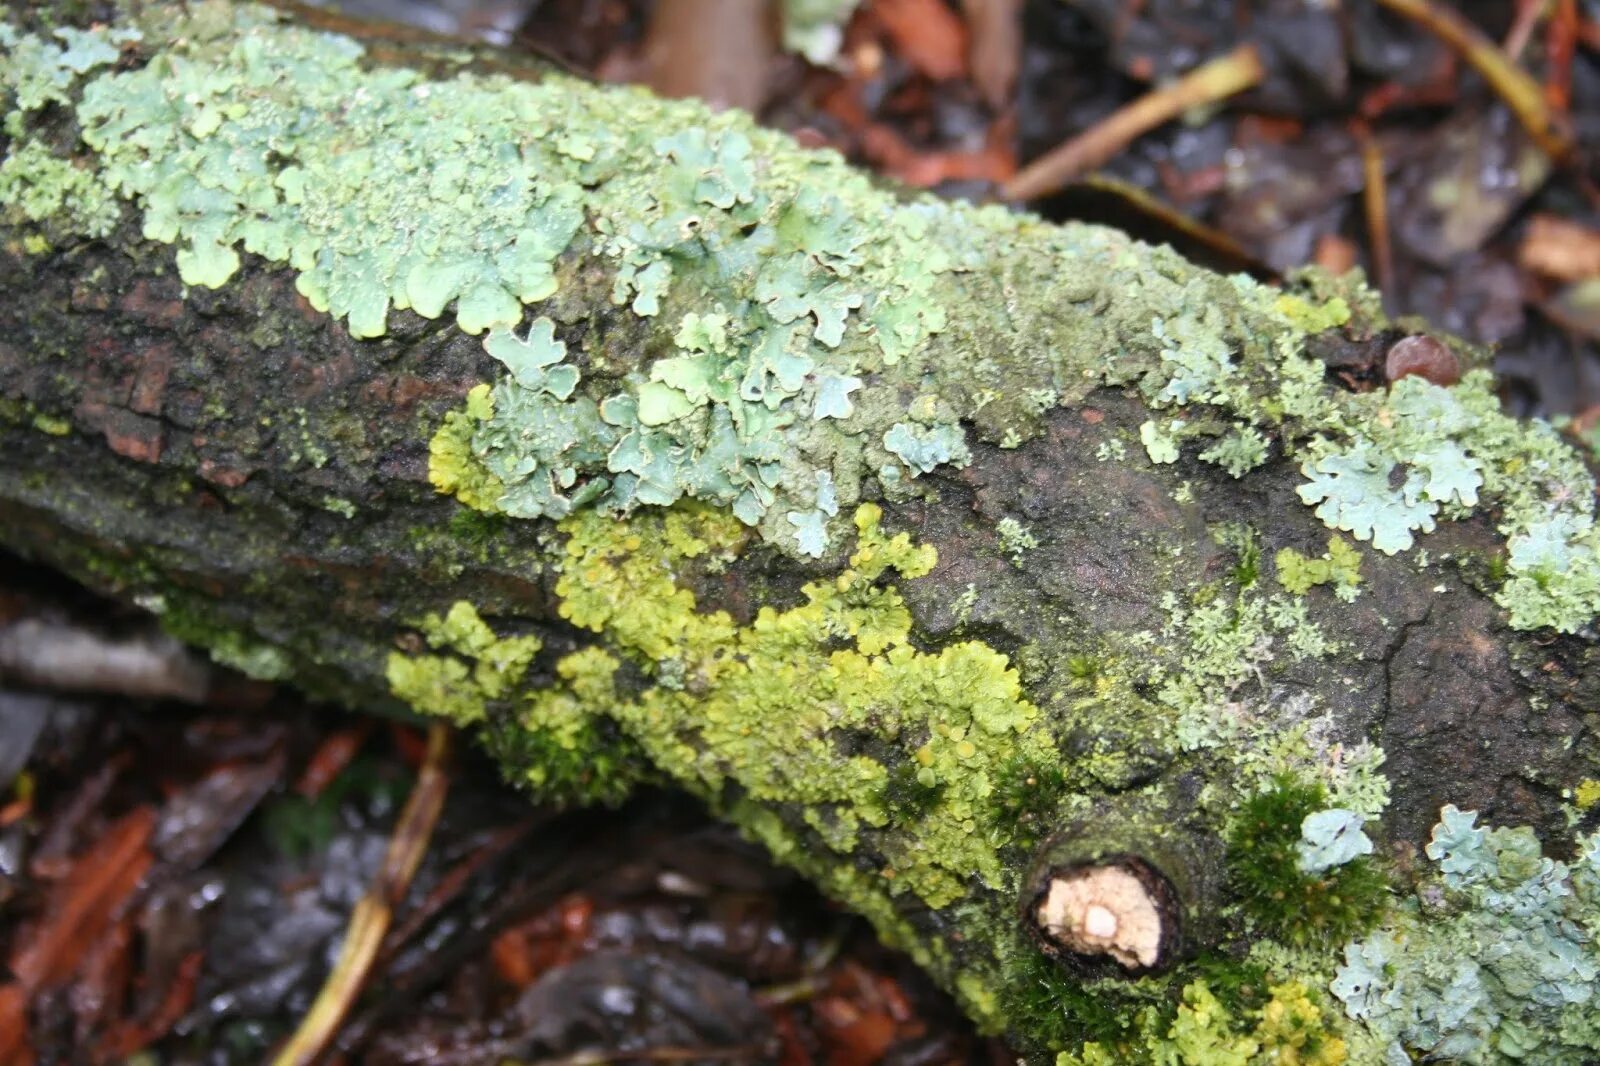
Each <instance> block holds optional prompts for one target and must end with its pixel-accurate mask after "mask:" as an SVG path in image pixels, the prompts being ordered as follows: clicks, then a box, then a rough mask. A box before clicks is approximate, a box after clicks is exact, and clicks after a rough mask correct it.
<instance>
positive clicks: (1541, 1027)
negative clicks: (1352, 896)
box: [1332, 807, 1600, 1066]
mask: <svg viewBox="0 0 1600 1066" xmlns="http://www.w3.org/2000/svg"><path fill="white" fill-rule="evenodd" d="M1476 820H1477V815H1476V814H1475V813H1474V812H1471V811H1467V812H1462V811H1459V810H1457V809H1456V808H1455V807H1445V808H1444V810H1443V811H1442V812H1441V813H1440V821H1439V824H1438V825H1436V826H1435V827H1434V830H1433V838H1432V840H1431V842H1430V843H1429V844H1428V845H1427V847H1426V849H1425V850H1426V853H1427V856H1428V858H1429V859H1431V860H1432V861H1433V863H1435V864H1436V869H1434V870H1433V871H1432V872H1431V876H1430V878H1429V879H1428V880H1427V881H1426V882H1425V883H1424V884H1422V885H1421V886H1419V889H1418V891H1417V894H1416V896H1415V897H1414V898H1413V899H1411V900H1408V901H1407V903H1406V905H1405V907H1404V908H1403V909H1401V910H1399V911H1398V912H1397V913H1396V916H1395V918H1394V919H1393V920H1392V921H1391V922H1389V923H1387V924H1386V925H1385V927H1383V928H1381V929H1379V930H1377V931H1375V932H1373V933H1372V934H1370V935H1369V936H1367V937H1366V938H1365V939H1363V940H1360V941H1357V942H1355V943H1352V944H1350V945H1348V946H1347V947H1346V948H1345V951H1344V965H1343V966H1341V967H1340V968H1339V972H1338V975H1337V976H1336V977H1335V979H1334V980H1333V983H1332V990H1333V992H1334V994H1335V995H1337V996H1338V997H1339V999H1340V1000H1342V1001H1343V1003H1344V1006H1345V1009H1346V1010H1347V1011H1348V1012H1349V1014H1350V1015H1351V1016H1352V1017H1354V1018H1358V1019H1361V1020H1362V1021H1364V1022H1365V1024H1366V1025H1367V1026H1368V1028H1369V1029H1370V1030H1372V1031H1373V1032H1374V1033H1375V1034H1377V1035H1378V1036H1379V1037H1380V1039H1381V1040H1382V1041H1383V1042H1385V1044H1386V1047H1385V1052H1384V1054H1385V1058H1384V1061H1385V1062H1386V1063H1394V1064H1396V1066H1399V1064H1403V1063H1409V1062H1411V1061H1412V1059H1411V1056H1410V1055H1409V1054H1408V1053H1407V1052H1408V1049H1409V1050H1411V1051H1415V1052H1418V1053H1421V1054H1422V1055H1424V1056H1425V1058H1426V1059H1427V1060H1428V1061H1436V1060H1447V1061H1450V1062H1463V1063H1490V1062H1537V1063H1541V1064H1549V1066H1581V1064H1584V1063H1592V1062H1594V1061H1596V1058H1597V1056H1600V833H1591V834H1590V835H1589V836H1587V837H1585V838H1582V839H1580V840H1579V841H1578V847H1577V853H1576V855H1575V856H1574V858H1573V860H1572V861H1571V862H1570V863H1568V862H1560V861H1557V860H1555V859H1551V858H1549V857H1547V856H1545V855H1544V854H1543V851H1542V849H1541V847H1540V844H1539V840H1538V838H1537V837H1536V836H1535V835H1534V834H1533V832H1532V831H1531V830H1529V829H1526V828H1522V829H1485V828H1481V827H1479V826H1477V825H1476V824H1475V823H1476Z"/></svg>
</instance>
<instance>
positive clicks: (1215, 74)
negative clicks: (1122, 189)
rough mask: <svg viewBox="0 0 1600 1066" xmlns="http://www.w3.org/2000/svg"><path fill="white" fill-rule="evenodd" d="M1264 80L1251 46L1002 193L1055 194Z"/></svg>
mask: <svg viewBox="0 0 1600 1066" xmlns="http://www.w3.org/2000/svg"><path fill="white" fill-rule="evenodd" d="M1265 76H1266V68H1264V67H1263V66H1262V65H1261V57H1260V56H1259V55H1257V54H1256V49H1255V45H1252V44H1245V45H1240V46H1239V47H1238V48H1235V49H1234V50H1233V51H1231V52H1229V53H1228V54H1227V55H1224V56H1218V57H1217V58H1216V59H1213V60H1211V61H1210V62H1208V63H1203V64H1201V65H1200V66H1198V67H1196V68H1194V69H1193V70H1191V71H1190V72H1189V73H1187V74H1185V75H1184V76H1183V77H1181V78H1179V79H1178V80H1177V81H1175V82H1172V83H1171V84H1170V85H1165V86H1162V87H1161V88H1159V89H1156V90H1153V91H1151V92H1149V93H1146V94H1145V95H1144V96H1141V97H1140V98H1139V99H1137V100H1135V101H1133V102H1132V103H1130V104H1127V105H1125V106H1124V107H1121V108H1118V109H1117V110H1116V111H1114V112H1113V113H1111V114H1110V115H1108V116H1106V118H1105V119H1104V120H1103V121H1101V122H1099V123H1097V124H1095V125H1094V126H1091V127H1090V128H1088V129H1086V130H1084V131H1083V132H1082V133H1080V134H1078V135H1077V136H1076V137H1074V138H1072V139H1071V140H1070V141H1067V142H1066V143H1065V144H1062V145H1060V146H1059V147H1057V148H1055V149H1053V150H1051V151H1050V152H1047V153H1046V154H1045V155H1042V156H1040V157H1039V158H1038V159H1035V160H1034V161H1033V162H1032V163H1029V164H1028V165H1027V166H1025V167H1023V168H1022V170H1021V171H1020V172H1019V173H1018V174H1017V176H1016V177H1014V178H1012V179H1011V180H1010V181H1008V182H1006V183H1005V185H1004V186H1002V187H1001V190H1000V194H1001V195H1002V196H1004V197H1005V198H1006V199H1008V200H1034V199H1037V198H1039V197H1041V196H1048V195H1050V194H1051V193H1053V192H1056V191H1057V190H1059V189H1060V188H1061V187H1062V186H1064V185H1066V184H1067V182H1069V181H1071V180H1072V179H1073V178H1075V177H1077V176H1078V175H1079V174H1082V173H1084V172H1085V171H1088V170H1093V169H1094V168H1095V167H1097V166H1099V165H1100V164H1102V163H1104V162H1105V161H1106V160H1108V159H1110V158H1111V157H1112V156H1114V155H1116V154H1117V153H1118V152H1120V151H1121V150H1122V149H1123V148H1125V147H1127V146H1128V145H1129V144H1130V143H1132V142H1133V141H1134V140H1135V139H1136V138H1138V137H1140V136H1141V135H1143V134H1145V133H1148V132H1149V131H1151V130H1153V129H1155V128H1156V127H1157V126H1160V125H1162V124H1164V123H1166V122H1170V121H1171V120H1172V119H1174V118H1177V117H1178V116H1179V115H1181V114H1183V113H1184V112H1185V111H1188V110H1189V109H1190V108H1194V107H1200V106H1202V105H1205V104H1213V103H1216V102H1217V101H1219V100H1226V99H1227V98H1228V97H1230V96H1233V95H1235V94H1237V93H1241V92H1243V91H1244V90H1246V89H1249V88H1251V87H1252V86H1254V85H1256V84H1258V83H1259V82H1260V81H1261V79H1262V78H1264V77H1265Z"/></svg>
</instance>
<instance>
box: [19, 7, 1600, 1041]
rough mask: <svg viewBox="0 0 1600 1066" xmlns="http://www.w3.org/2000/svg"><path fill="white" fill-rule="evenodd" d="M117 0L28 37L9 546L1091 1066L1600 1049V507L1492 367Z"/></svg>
mask: <svg viewBox="0 0 1600 1066" xmlns="http://www.w3.org/2000/svg"><path fill="white" fill-rule="evenodd" d="M90 6H91V7H94V6H95V5H90ZM79 7H80V5H75V4H64V5H63V7H62V12H71V13H73V14H74V16H76V17H77V18H78V21H75V22H73V21H71V20H70V19H69V18H68V16H67V15H66V14H61V15H60V16H59V17H60V18H62V19H64V20H66V21H63V22H61V23H59V24H58V23H57V22H56V21H55V19H56V18H57V17H58V16H57V15H56V14H53V13H52V12H50V11H48V10H47V11H45V12H44V13H40V12H38V11H36V10H29V9H24V7H21V6H19V8H18V10H17V11H16V12H14V14H13V16H12V18H11V20H10V21H9V22H5V23H0V49H3V50H4V52H5V56H4V62H3V64H0V90H3V92H4V94H5V108H6V118H5V122H4V127H3V128H4V136H5V157H4V161H3V162H0V195H3V207H0V212H3V214H0V274H3V277H4V282H3V283H4V285H5V288H6V291H7V292H8V293H9V294H11V295H12V299H11V300H9V301H8V302H7V304H6V306H5V307H4V308H3V309H0V323H3V329H0V438H3V442H4V446H5V448H6V454H7V457H8V458H7V462H6V463H5V464H3V466H0V539H3V540H4V542H5V543H7V544H9V545H11V546H12V547H13V548H15V549H18V550H22V551H25V552H28V553H30V554H33V555H36V556H38V557H40V558H42V559H47V560H49V561H51V562H53V563H55V564H56V565H59V566H62V567H64V568H66V569H68V570H70V571H72V572H73V573H75V574H77V575H79V576H80V577H82V578H83V579H84V580H86V581H88V582H90V583H91V584H94V585H96V586H98V587H101V588H103V589H106V590H108V591H111V592H114V593H116V594H118V595H122V596H125V597H128V598H130V599H134V600H137V601H138V602H140V603H143V604H145V605H146V606H148V607H149V608H151V609H152V610H154V611H155V612H156V613H158V614H159V615H160V616H161V617H162V619H163V621H164V622H165V624H166V625H167V626H168V628H169V629H170V630H171V631H172V632H173V633H175V634H176V635H178V636H180V637H182V638H184V639H186V640H189V641H192V642H194V643H196V644H200V645H203V646H205V647H206V648H208V649H209V650H210V652H211V653H212V655H213V656H215V657H216V658H218V659H219V660H220V661H223V662H227V663H230V664H232V665H235V666H238V667H239V668H241V669H244V670H246V671H247V672H250V673H252V674H254V675H256V676H263V677H272V678H279V679H284V680H289V681H292V682H294V683H296V684H298V685H301V686H303V687H304V688H306V689H308V690H310V691H312V692H316V693H318V694H322V695H325V696H329V697H331V698H334V699H339V700H343V701H345V702H348V703H352V704H356V705H361V706H368V707H376V706H380V705H388V706H395V705H404V706H405V707H408V708H410V709H412V710H414V711H418V712H422V713H425V714H431V715H442V716H445V717H448V718H449V719H451V720H452V721H454V722H457V723H459V724H460V725H462V726H464V727H467V728H470V729H472V730H474V731H475V732H476V733H477V734H478V735H479V736H480V737H481V738H482V739H483V741H484V742H485V743H486V744H487V745H488V746H489V747H490V749H491V750H492V751H494V752H495V754H496V755H497V757H498V758H499V760H500V762H501V763H502V765H503V766H504V767H505V769H506V772H507V773H508V775H510V776H511V777H512V778H513V779H515V780H517V781H519V782H520V783H521V784H523V785H524V786H526V787H527V788H528V789H529V790H530V791H531V792H532V793H533V794H534V795H535V796H536V797H538V798H540V799H544V800H553V801H560V802H589V803H593V802H609V801H614V800H617V799H619V798H620V797H622V796H623V795H625V794H627V793H628V792H629V791H630V790H631V789H633V788H634V787H636V786H637V785H639V784H641V783H645V782H667V783H672V784H675V785H677V786H678V787H681V788H684V789H687V790H689V791H691V792H693V793H694V794H696V795H697V796H699V797H701V798H702V799H703V800H704V801H705V802H706V803H707V804H708V805H709V806H711V807H712V808H713V809H715V810H716V811H718V812H719V813H720V814H722V815H723V816H725V817H727V818H728V819H730V820H732V821H733V822H735V823H736V824H738V825H739V826H740V827H741V828H742V829H743V830H744V831H745V832H747V833H748V834H749V835H751V836H752V837H754V838H756V839H758V840H760V841H762V842H763V843H765V844H766V845H767V846H768V847H769V848H770V849H771V850H772V852H773V853H774V854H775V855H776V856H777V857H778V858H779V859H781V860H782V861H784V862H787V863H790V864H792V865H793V866H795V867H796V868H798V869H800V870H801V871H803V872H804V873H805V874H806V875H807V876H809V877H811V878H812V879H814V880H815V881H816V882H817V883H818V884H819V885H821V886H822V887H823V888H824V889H825V890H827V891H828V892H830V893H831V894H833V895H835V896H836V897H838V898H839V899H841V900H843V901H845V902H846V903H847V904H849V905H850V906H851V907H853V908H854V909H856V910H858V911H860V912H861V913H863V914H865V915H866V916H867V917H868V918H870V919H871V920H872V921H873V922H874V923H875V924H876V926H877V927H878V929H879V930H880V931H881V932H882V934H883V935H884V936H885V938H886V939H888V940H889V941H891V942H892V943H895V944H897V945H899V946H901V947H903V948H905V949H906V950H908V951H910V952H911V953H912V954H913V956H914V957H915V958H916V959H917V960H918V961H919V962H920V963H921V964H923V965H924V966H926V967H927V968H928V969H929V970H930V971H931V972H932V973H933V974H934V975H935V976H936V977H938V978H939V979H940V980H941V981H942V982H943V983H944V984H945V985H946V986H947V987H948V988H950V989H951V991H952V992H953V993H954V994H955V995H956V997H957V998H958V999H959V1001H960V1002H961V1003H962V1005H963V1006H964V1007H965V1008H966V1009H967V1010H968V1011H969V1012H970V1013H971V1014H972V1015H973V1017H974V1018H976V1019H977V1020H978V1021H979V1022H980V1023H981V1024H982V1025H984V1026H985V1027H987V1028H990V1029H993V1030H997V1031H1006V1032H1008V1033H1009V1034H1010V1035H1011V1036H1012V1038H1013V1039H1014V1040H1015V1041H1016V1042H1017V1043H1018V1044H1019V1046H1021V1047H1023V1048H1025V1049H1026V1050H1028V1051H1029V1053H1030V1055H1042V1054H1044V1053H1046V1052H1049V1053H1053V1054H1057V1055H1059V1056H1060V1058H1059V1061H1060V1062H1061V1063H1062V1066H1069V1064H1073V1063H1080V1064H1087V1063H1123V1062H1154V1063H1173V1062H1189V1063H1240V1064H1248V1063H1256V1062H1262V1063H1265V1062H1277V1063H1284V1062H1301V1063H1323V1064H1333V1063H1339V1062H1344V1061H1354V1062H1391V1063H1400V1062H1402V1061H1406V1060H1407V1056H1409V1055H1432V1056H1435V1057H1445V1058H1454V1059H1461V1060H1464V1061H1471V1062H1476V1061H1483V1062H1489V1061H1499V1060H1502V1059H1511V1058H1517V1057H1520V1058H1521V1059H1522V1060H1524V1061H1539V1062H1551V1063H1574V1064H1576V1063H1582V1062H1587V1061H1592V1059H1593V1058H1594V1056H1595V1054H1596V1053H1597V1050H1600V1023H1597V1022H1596V1020H1595V1019H1596V1018H1600V978H1597V969H1600V949H1597V947H1596V943H1595V937H1596V936H1597V935H1600V835H1597V832H1596V821H1597V819H1600V744H1597V741H1596V737H1597V734H1600V721H1597V712H1596V708H1597V707H1600V644H1597V640H1600V635H1597V632H1596V627H1595V615H1596V613H1597V610H1600V531H1597V530H1596V528H1595V525H1594V507H1595V489H1594V481H1593V478H1592V476H1591V473H1590V468H1589V467H1588V466H1587V465H1586V461H1585V458H1584V457H1583V456H1582V455H1581V454H1580V453H1579V451H1577V450H1576V449H1575V448H1574V447H1572V446H1571V445H1570V444H1569V443H1568V442H1567V441H1566V440H1565V439H1564V438H1563V437H1562V436H1561V435H1559V434H1558V433H1557V432H1556V431H1554V430H1553V429H1551V428H1550V427H1548V426H1545V425H1542V424H1537V423H1524V422H1519V421H1517V420H1515V419H1512V418H1510V417H1508V416H1507V415H1505V414H1504V413H1502V412H1501V410H1500V408H1499V405H1498V403H1497V401H1496V399H1495V396H1494V393H1493V391H1492V383H1491V381H1490V379H1489V377H1488V375H1487V374H1486V373H1485V372H1484V371H1483V370H1481V369H1477V368H1476V364H1477V356H1476V354H1475V353H1473V352H1471V351H1469V350H1467V349H1465V348H1463V347H1460V346H1451V345H1449V344H1446V343H1443V342H1440V341H1438V340H1437V339H1435V340H1428V341H1423V340H1416V339H1413V340H1410V341H1406V342H1404V343H1401V344H1396V343H1395V342H1397V341H1400V339H1401V337H1402V336H1403V333H1404V331H1402V330H1399V329H1396V328H1394V327H1392V326H1391V325H1390V324H1388V323H1387V322H1385V321H1383V320H1382V318H1381V315H1380V314H1379V312H1378V311H1377V310H1376V307H1375V303H1374V301H1373V300H1372V299H1371V297H1370V295H1369V294H1367V293H1366V292H1365V291H1364V290H1363V289H1362V288H1361V287H1360V286H1359V285H1358V284H1356V283H1353V282H1352V283H1336V282H1333V281H1329V280H1327V279H1321V278H1314V277H1313V278H1307V279H1304V280H1303V281H1302V283H1300V284H1299V285H1298V286H1297V287H1295V288H1294V289H1293V290H1291V291H1283V292H1280V291H1277V290H1273V289H1269V288H1265V287H1262V286H1260V285H1257V284H1255V283H1253V282H1250V281H1248V280H1245V279H1241V278H1227V277H1221V276H1217V275H1213V274H1210V273H1207V272H1205V271H1203V270H1200V269H1198V268H1196V267H1194V266H1192V265H1190V264H1188V263H1185V262H1184V261H1182V260H1181V259H1179V258H1178V257H1177V256H1175V255H1173V254H1172V253H1170V252H1169V251H1165V250H1160V249H1151V248H1148V247H1145V246H1142V245H1139V244H1137V243H1135V242H1133V241H1131V240H1129V239H1128V238H1126V237H1125V236H1123V235H1121V234H1118V233H1115V232H1113V231H1108V230H1102V229H1096V228H1093V227H1082V226H1076V227H1056V226H1050V225H1046V224H1044V223H1042V222H1039V221H1038V220H1036V219H1033V218H1030V217H1028V216H1025V215H1017V214H1011V213H1008V212H1005V211H1003V210H1000V209H998V208H992V207H991V208H975V207H970V206H966V205H960V204H950V203H943V202H939V201H936V200H932V199H927V198H919V197H916V196H912V195H909V194H908V195H900V194H897V193H895V192H892V191H888V190H885V189H883V188H881V187H879V186H877V185H874V184H873V183H872V182H870V181H869V180H868V179H867V178H865V177H864V176H862V175H860V174H858V173H856V172H855V171H853V170H851V169H850V168H848V167H847V166H845V165H844V164H843V163H842V162H841V161H840V160H839V159H837V158H836V157H834V156H832V155H829V154H827V153H818V152H809V151H805V150H802V149H800V148H798V147H797V146H795V145H794V144H793V143H792V142H790V141H788V140H787V139H786V138H784V137H782V136H781V135H779V134H775V133H772V132H769V131H764V130H761V129H758V128H756V127H755V126H753V125H752V124H751V123H750V122H749V120H748V119H746V118H744V117H742V116H739V115H736V114H722V115H713V114H710V113H708V112H706V111H704V110H703V109H701V108H700V107H698V106H697V105H695V104H692V103H682V102H676V103H674V102H664V101H659V100H655V99H653V98H651V97H649V96H647V95H645V94H642V93H639V92H637V91H631V90H625V89H616V88H598V87H594V86H591V85H588V84H585V83H582V82H579V81H576V80H573V79H571V78H568V77H565V76H560V75H553V74H547V73H544V72H541V71H538V70H534V69H524V68H523V67H522V66H520V65H519V64H517V63H516V62H515V61H511V60H506V59H504V58H500V57H494V56H490V55H487V54H483V53H467V52H464V51H460V50H457V49H455V48H453V47H450V46H444V45H428V44H416V43H412V44H402V45H397V44H394V43H392V42H391V43H386V44H384V45H382V46H381V47H380V46H368V45H364V44H362V43H360V42H358V41H356V40H354V39H351V38H349V37H347V36H342V35H339V34H336V33H329V32H324V31H322V30H319V29H316V28H314V27H308V26H305V25H302V24H297V23H295V22H293V21H291V20H287V19H284V18H281V17H280V16H278V15H277V14H275V13H273V12H272V11H270V10H268V9H264V8H258V7H251V6H248V5H224V4H207V3H196V4H189V5H178V4H165V3H147V4H139V5H133V4H129V5H128V7H127V8H125V9H118V8H116V7H113V6H109V5H108V6H106V7H104V9H99V8H96V10H94V11H91V12H89V13H88V14H89V16H98V17H99V18H100V20H101V21H100V22H98V23H90V22H89V21H87V18H86V17H85V16H83V15H82V14H81V13H80V12H79ZM1391 349H1392V350H1391ZM1462 366H1465V367H1466V370H1465V372H1464V373H1463V372H1462V371H1461V367H1462ZM1470 812H1476V813H1470ZM1488 824H1493V825H1500V826H1520V827H1523V828H1516V829H1510V828H1499V829H1493V830H1486V829H1485V828H1484V826H1485V825H1488Z"/></svg>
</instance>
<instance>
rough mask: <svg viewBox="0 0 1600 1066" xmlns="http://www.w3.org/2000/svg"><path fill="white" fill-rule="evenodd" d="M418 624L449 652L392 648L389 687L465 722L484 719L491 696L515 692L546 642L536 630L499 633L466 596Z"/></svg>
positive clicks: (430, 710)
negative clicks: (408, 651) (419, 652)
mask: <svg viewBox="0 0 1600 1066" xmlns="http://www.w3.org/2000/svg"><path fill="white" fill-rule="evenodd" d="M417 628H418V629H419V630H420V631H421V632H422V635H423V636H424V638H426V640H427V642H428V644H429V646H430V647H432V648H434V649H435V650H437V651H440V652H443V653H444V654H440V655H414V656H413V655H404V654H402V653H400V652H391V653H390V655H389V663H388V679H389V689H390V691H391V692H393V693H394V694H395V696H396V697H398V698H399V699H401V700H403V701H404V702H405V703H407V704H408V705H410V706H411V707H414V708H415V709H416V710H418V711H421V712H422V713H424V714H433V715H439V716H440V717H443V718H448V719H449V720H450V721H452V722H454V723H455V724H456V725H461V726H465V725H471V724H473V723H476V722H480V721H482V720H483V718H484V717H485V714H486V712H487V708H488V706H489V704H490V702H491V701H494V700H500V699H505V698H507V697H509V696H510V695H512V693H513V692H514V691H515V687H516V686H517V684H518V683H519V682H520V681H521V680H522V677H523V675H524V674H525V673H527V670H528V664H529V663H531V662H532V661H533V657H534V656H535V655H537V654H538V652H539V649H540V648H541V647H542V646H543V644H542V642H541V641H540V640H539V638H538V637H536V636H532V635H529V636H521V637H508V638H505V639H501V638H499V637H496V636H495V634H494V631H493V630H492V629H490V628H489V626H488V625H487V624H486V623H485V622H484V621H483V619H481V618H479V617H478V612H477V611H476V610H474V609H473V607H472V605H471V604H470V603H465V602H460V603H457V604H455V605H454V606H453V607H451V608H450V610H449V612H448V613H447V614H445V615H444V616H442V617H441V616H439V615H436V614H430V615H428V616H427V617H426V618H423V619H422V620H421V622H420V623H419V624H418V627H417Z"/></svg>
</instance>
